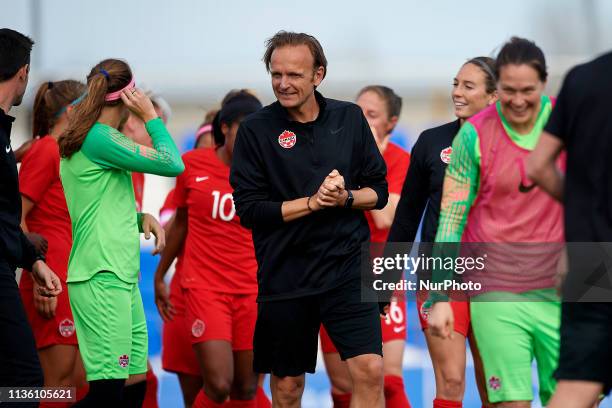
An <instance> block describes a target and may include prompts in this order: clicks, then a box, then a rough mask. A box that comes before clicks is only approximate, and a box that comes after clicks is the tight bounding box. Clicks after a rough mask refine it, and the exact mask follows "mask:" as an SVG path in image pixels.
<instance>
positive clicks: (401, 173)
mask: <svg viewBox="0 0 612 408" xmlns="http://www.w3.org/2000/svg"><path fill="white" fill-rule="evenodd" d="M383 159H384V160H385V164H386V165H387V183H388V184H389V194H401V193H402V187H403V186H404V179H405V178H406V173H407V172H408V166H409V164H410V153H408V152H407V151H405V150H404V149H402V148H401V147H399V146H398V145H396V144H395V143H393V142H389V144H388V145H387V149H386V150H385V153H384V154H383ZM366 218H367V220H368V225H369V226H370V241H372V242H386V241H387V236H388V235H389V229H378V228H376V225H375V224H374V219H372V214H370V211H367V212H366Z"/></svg>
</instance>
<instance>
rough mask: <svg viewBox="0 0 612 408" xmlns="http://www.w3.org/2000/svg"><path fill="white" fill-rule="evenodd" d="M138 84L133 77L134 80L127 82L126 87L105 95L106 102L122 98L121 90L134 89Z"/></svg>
mask: <svg viewBox="0 0 612 408" xmlns="http://www.w3.org/2000/svg"><path fill="white" fill-rule="evenodd" d="M135 86H136V83H135V82H134V77H132V80H131V81H130V83H129V84H127V86H126V87H125V88H122V89H120V90H118V91H116V92H109V93H107V94H106V97H104V100H105V101H106V102H111V101H116V100H118V99H121V92H123V91H125V90H126V89H132V88H134V87H135Z"/></svg>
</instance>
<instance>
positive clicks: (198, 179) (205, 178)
mask: <svg viewBox="0 0 612 408" xmlns="http://www.w3.org/2000/svg"><path fill="white" fill-rule="evenodd" d="M204 180H208V176H204V177H196V183H199V182H200V181H204Z"/></svg>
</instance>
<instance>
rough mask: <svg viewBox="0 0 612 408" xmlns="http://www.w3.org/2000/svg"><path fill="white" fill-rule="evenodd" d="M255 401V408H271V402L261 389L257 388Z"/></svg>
mask: <svg viewBox="0 0 612 408" xmlns="http://www.w3.org/2000/svg"><path fill="white" fill-rule="evenodd" d="M255 400H256V401H257V408H272V402H271V401H270V398H268V396H267V395H266V392H265V391H264V390H263V388H261V387H257V394H255Z"/></svg>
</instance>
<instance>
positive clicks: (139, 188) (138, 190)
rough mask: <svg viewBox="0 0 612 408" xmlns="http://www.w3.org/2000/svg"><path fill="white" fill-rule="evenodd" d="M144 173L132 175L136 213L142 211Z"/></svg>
mask: <svg viewBox="0 0 612 408" xmlns="http://www.w3.org/2000/svg"><path fill="white" fill-rule="evenodd" d="M144 183H145V175H144V173H136V172H134V173H132V185H133V186H134V197H135V198H136V211H138V212H141V211H142V196H143V195H144Z"/></svg>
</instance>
